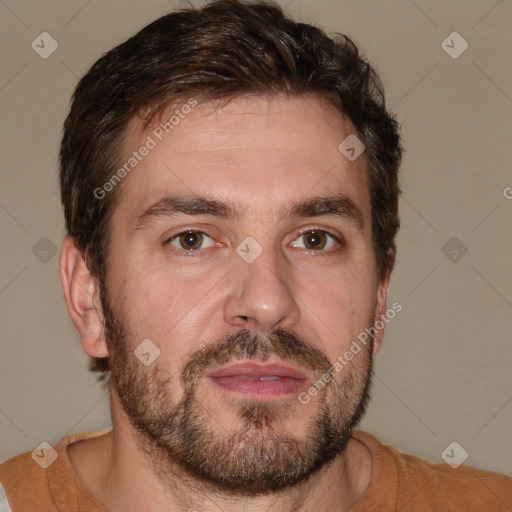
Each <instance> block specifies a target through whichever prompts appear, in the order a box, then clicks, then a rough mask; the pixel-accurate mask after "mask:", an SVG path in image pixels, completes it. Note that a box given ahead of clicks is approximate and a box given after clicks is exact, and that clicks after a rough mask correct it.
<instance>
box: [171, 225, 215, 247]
mask: <svg viewBox="0 0 512 512" xmlns="http://www.w3.org/2000/svg"><path fill="white" fill-rule="evenodd" d="M165 243H166V244H170V245H172V246H173V247H177V248H178V249H182V250H185V251H197V250H198V249H206V248H207V247H212V246H213V245H215V242H214V241H213V239H212V237H210V236H209V235H207V234H206V233H204V232H203V231H191V230H188V231H183V232H181V233H178V234H176V235H174V236H173V237H172V238H169V240H167V241H166V242H165ZM203 244H206V245H203Z"/></svg>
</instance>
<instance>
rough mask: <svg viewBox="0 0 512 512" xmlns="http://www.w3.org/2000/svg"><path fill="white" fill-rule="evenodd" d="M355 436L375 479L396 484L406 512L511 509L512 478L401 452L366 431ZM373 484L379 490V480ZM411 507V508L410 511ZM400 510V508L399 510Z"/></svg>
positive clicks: (400, 502)
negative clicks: (363, 446) (368, 455)
mask: <svg viewBox="0 0 512 512" xmlns="http://www.w3.org/2000/svg"><path fill="white" fill-rule="evenodd" d="M354 437H355V438H356V439H358V440H360V441H362V442H363V443H365V444H366V445H367V446H368V448H369V449H370V451H371V452H372V456H373V459H374V465H377V466H378V467H374V471H373V473H372V477H376V479H379V480H381V481H383V480H384V481H387V483H388V484H390V483H391V482H390V480H393V483H394V484H395V485H396V497H397V503H398V504H402V507H403V508H404V510H409V509H411V510H416V509H419V510H427V509H429V508H428V507H432V508H431V509H432V510H449V511H452V510H464V512H470V511H482V510H493V512H500V511H503V512H505V511H510V510H512V478H510V477H508V476H506V475H502V474H500V473H493V472H491V471H484V470H481V469H476V468H473V467H471V466H463V465H462V466H459V467H456V468H452V467H451V466H450V465H448V464H446V463H434V462H431V461H428V460H425V459H423V458H421V457H417V456H414V455H410V454H406V453H402V452H400V451H399V450H397V449H396V448H394V447H393V446H390V445H387V444H383V443H381V442H380V441H378V440H377V439H376V438H375V437H373V436H371V435H370V434H367V433H364V432H356V433H355V434H354ZM372 485H375V486H377V487H379V486H380V485H381V484H380V483H379V482H378V481H373V480H372ZM407 507H409V508H407ZM400 509H401V507H398V510H400Z"/></svg>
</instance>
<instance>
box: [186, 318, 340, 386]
mask: <svg viewBox="0 0 512 512" xmlns="http://www.w3.org/2000/svg"><path fill="white" fill-rule="evenodd" d="M271 355H276V356H277V357H279V358H280V359H283V360H285V361H289V362H291V363H292V364H295V365H297V366H299V367H301V368H303V369H307V370H312V371H314V372H316V373H317V374H318V375H322V374H324V373H326V372H327V371H328V370H329V369H330V368H331V362H330V361H329V359H328V358H327V356H326V355H325V354H324V353H323V352H322V351H321V350H319V349H318V348H316V347H314V346H312V345H311V344H310V343H308V342H306V341H305V340H303V339H302V338H301V337H300V336H299V335H298V334H296V333H295V332H294V331H292V330H291V329H285V328H282V327H279V328H278V329H276V330H275V331H273V332H272V333H270V334H269V335H268V336H264V335H261V334H258V333H256V332H254V331H251V330H249V329H242V330H240V331H238V332H236V333H234V334H231V335H228V336H226V337H225V338H223V339H221V340H220V341H219V342H216V343H213V344H210V345H203V346H201V347H199V348H198V349H197V350H195V351H194V352H193V353H192V354H191V356H190V358H189V360H188V362H187V363H186V364H185V366H184V367H183V369H182V371H181V376H180V379H181V383H182V385H183V387H184V388H185V390H188V389H192V388H193V387H194V385H195V383H196V382H197V380H198V379H199V378H200V377H201V376H202V375H204V373H205V372H206V371H207V370H209V369H210V368H212V367H214V366H217V365H222V364H226V363H227V362H229V361H231V360H241V359H261V360H263V361H267V360H268V359H269V358H270V356H271Z"/></svg>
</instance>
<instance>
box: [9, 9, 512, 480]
mask: <svg viewBox="0 0 512 512" xmlns="http://www.w3.org/2000/svg"><path fill="white" fill-rule="evenodd" d="M192 3H193V5H195V6H199V5H202V3H204V2H199V1H196V0H193V1H192ZM280 3H281V5H283V6H286V5H289V11H290V12H291V13H292V14H293V15H294V17H296V18H299V19H301V20H302V21H306V22H312V23H315V24H318V25H320V26H323V27H324V28H326V29H327V31H328V32H341V33H345V34H347V35H348V36H350V37H351V38H352V39H353V40H354V41H355V42H356V43H357V44H358V46H359V48H360V49H361V51H362V52H363V53H364V54H365V55H366V56H367V57H368V59H369V60H370V62H371V63H372V64H373V65H374V66H375V67H376V69H377V71H378V72H379V73H380V75H381V78H382V80H383V82H384V85H385V88H386V91H387V105H388V107H389V108H390V109H391V110H392V111H393V112H394V113H396V115H397V119H398V121H399V122H400V123H401V124H402V134H403V142H404V146H405V150H406V152H405V157H404V161H403V165H402V169H401V186H402V189H403V195H402V198H401V202H400V214H401V222H402V227H401V230H400V232H399V236H398V239H397V245H398V258H397V264H396V267H395V270H394V273H393V275H392V279H391V286H390V290H389V297H388V299H389V305H391V304H393V302H395V301H398V302H400V303H401V304H402V305H403V310H402V311H401V312H400V313H399V314H397V315H396V317H395V318H394V319H393V320H392V321H391V322H390V323H389V324H388V325H387V328H386V334H385V338H384V345H383V347H382V350H381V352H380V353H379V354H378V355H377V357H376V364H375V377H374V387H373V393H372V396H373V399H372V402H371V403H370V407H369V410H368V413H367V415H366V417H365V418H364V420H363V422H362V424H361V428H362V429H363V430H366V431H368V432H370V433H372V434H374V435H376V436H377V437H378V438H379V439H381V440H382V441H384V442H388V443H391V444H393V445H395V446H396V447H397V448H399V449H400V450H402V451H406V452H412V453H414V454H417V455H420V456H423V457H425V458H428V459H432V460H435V461H441V460H442V458H441V454H442V452H443V451H444V450H445V448H447V447H448V446H449V445H450V444H451V443H452V442H453V441H456V442H457V443H459V444H460V446H462V447H463V448H464V449H465V450H466V451H467V453H468V458H467V460H466V463H467V464H470V465H473V466H477V467H481V468H484V469H490V470H494V471H499V472H502V473H506V474H509V475H511V474H512V440H511V436H510V433H511V430H512V378H511V368H512V272H511V264H512V222H511V220H512V188H511V187H512V171H511V164H510V162H512V144H511V134H512V70H511V60H510V51H511V49H512V2H510V1H509V0H502V1H496V0H454V1H450V2H445V1H441V0H414V1H413V0H393V1H390V2H381V1H379V0H315V1H314V2H313V1H308V0H293V1H291V0H286V1H285V0H283V1H281V2H280ZM185 5H186V4H185V2H179V1H176V0H175V1H163V0H145V1H142V0H139V1H135V0H130V1H126V0H123V1H121V0H113V1H107V2H103V1H99V0H90V1H87V0H48V1H45V2H39V1H36V0H3V1H2V2H0V41H1V45H2V60H1V75H0V110H1V113H2V118H1V129H2V133H1V141H0V155H1V159H0V167H1V186H0V225H1V230H2V231H1V232H2V248H1V267H0V307H1V326H2V334H1V338H0V340H1V341H0V344H1V345H0V432H1V436H0V460H3V459H6V458H8V457H11V456H13V455H15V454H17V453H20V452H23V451H28V450H32V449H34V448H35V447H36V446H38V445H39V444H40V443H41V442H42V441H47V442H49V443H50V444H54V443H55V442H56V441H57V440H58V439H60V438H61V437H62V436H63V435H65V434H68V433H71V432H82V431H86V430H92V429H99V428H104V427H107V426H109V425H110V413H109V399H108V394H106V393H105V392H104V391H102V389H101V387H100V385H99V384H98V383H96V381H95V376H94V375H91V374H89V373H88V372H87V369H86V363H87V357H86V356H85V354H84V353H83V352H82V350H81V348H80V344H79V338H78V335H77V333H76V332H75V330H74V327H73V325H72V323H71V320H70V319H69V318H68V315H67V312H66V309H65V305H64V300H63V295H62V291H61V285H60V280H59V275H58V270H57V263H58V250H60V245H61V242H62V238H63V236H64V220H63V214H62V211H61V206H60V199H59V192H58V183H57V155H58V149H59V142H60V137H61V130H62V123H63V121H64V118H65V116H66V114H67V111H68V107H69V100H70V97H71V94H72V92H73V89H74V87H75V86H76V84H77V81H78V79H79V77H81V76H82V75H83V74H84V73H85V72H86V71H87V70H88V69H89V67H90V66H91V65H92V64H93V62H95V61H96V60H97V59H98V58H99V57H100V56H101V54H103V53H104V52H105V51H107V50H109V49H111V48H112V47H113V46H115V45H117V44H119V43H121V42H122V41H124V40H125V39H126V38H127V37H129V36H131V35H132V34H134V33H135V32H136V31H138V30H139V29H140V28H142V27H143V26H145V25H146V24H147V23H149V22H150V21H152V20H154V19H156V18H157V17H160V16H161V15H163V14H165V13H166V12H168V11H170V10H172V9H174V8H176V7H179V6H185ZM43 32H47V33H48V34H49V35H50V36H51V38H53V40H55V41H56V43H57V44H58V48H57V49H56V50H55V51H54V52H53V53H52V54H51V55H49V56H46V57H47V58H42V56H40V54H43V55H44V54H45V52H50V51H51V50H52V44H53V45H55V43H53V42H52V41H51V39H50V38H49V36H47V35H43V36H40V34H41V33H43ZM453 32H457V33H458V34H459V35H455V34H453ZM41 38H43V40H44V42H43V43H41ZM33 41H34V45H33V46H32V42H33ZM443 41H444V43H443ZM466 43H467V44H468V47H467V49H465V51H463V50H464V48H465V45H466ZM461 52H462V53H461ZM454 57H457V58H454ZM457 450H459V448H457Z"/></svg>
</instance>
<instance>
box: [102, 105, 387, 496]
mask: <svg viewBox="0 0 512 512" xmlns="http://www.w3.org/2000/svg"><path fill="white" fill-rule="evenodd" d="M140 127H141V124H140V123H139V122H137V121H133V122H132V123H131V124H130V126H129V128H130V129H129V130H128V132H127V135H126V140H125V156H126V160H128V159H129V158H130V156H133V151H138V150H139V148H141V146H143V145H145V144H147V141H148V140H149V139H148V136H149V137H150V138H151V139H152V140H153V142H155V144H154V147H152V148H151V149H150V151H148V152H145V151H143V152H144V153H147V154H146V155H145V156H143V157H141V158H140V160H138V163H137V165H136V167H134V168H133V170H131V172H130V175H129V176H128V177H126V178H125V180H126V181H125V182H124V183H123V184H122V193H121V194H120V196H119V200H118V203H117V206H116V209H115V211H114V213H113V216H112V219H111V224H110V230H111V240H110V242H109V243H110V251H109V257H108V261H107V269H108V277H107V282H106V287H105V290H104V297H103V299H104V301H103V306H104V312H105V317H106V318H105V319H106V325H107V338H108V346H109V353H110V358H111V361H110V365H111V384H112V408H113V421H114V423H115V422H116V421H118V422H120V421H125V422H126V423H127V424H130V425H132V426H133V427H134V428H133V430H134V432H135V433H136V435H137V436H138V438H139V440H140V443H141V445H142V446H143V447H144V450H145V453H146V454H147V455H148V457H149V458H150V460H152V461H153V462H154V463H155V468H156V469H157V470H158V469H160V470H161V471H162V473H163V472H165V469H166V468H168V467H169V465H171V464H179V465H180V466H181V467H182V468H184V469H185V470H186V471H187V472H189V473H190V474H193V475H195V476H199V477H201V478H202V479H203V481H209V482H210V483H211V484H212V485H216V486H218V487H220V488H222V489H224V490H233V491H235V490H236V491H237V492H238V493H240V492H244V493H247V494H256V493H260V494H261V493H265V492H270V491H273V490H276V489H278V488H282V487H285V486H289V485H294V484H297V483H298V482H300V481H302V480H304V479H305V478H306V477H308V476H309V475H311V474H312V473H313V472H315V471H317V470H318V469H319V468H321V467H322V466H323V465H325V464H326V463H327V462H328V461H330V460H332V458H333V457H335V456H336V455H337V454H338V453H340V452H341V451H342V450H343V448H344V446H345V445H346V442H347V440H348V438H349V436H350V431H351V429H352V428H353V427H354V426H355V424H356V423H357V421H358V419H359V418H360V416H361V414H362V412H363V410H364V406H365V403H366V399H367V395H368V388H369V383H370V375H371V360H372V355H371V349H372V347H371V345H372V344H371V343H369V344H368V346H367V347H366V349H365V350H360V351H359V352H358V353H357V354H356V355H354V357H353V359H352V360H351V361H350V363H349V364H347V365H346V366H344V367H343V369H342V370H341V371H334V372H333V371H332V368H333V365H334V363H335V362H336V361H337V360H339V358H340V357H342V356H343V354H344V353H345V352H346V351H347V350H348V349H349V347H350V345H351V343H352V341H353V340H355V339H356V338H357V336H358V334H360V333H361V332H363V331H364V330H365V328H368V327H370V326H373V324H374V321H375V319H376V312H377V311H380V310H381V309H382V307H383V302H385V286H386V284H383V283H378V282H377V279H376V269H375V258H374V252H373V244H372V231H371V210H370V194H369V188H368V183H367V172H366V168H365V165H366V164H365V159H364V154H363V155H362V156H361V157H359V158H358V159H356V160H355V161H349V160H348V159H347V158H345V156H344V155H343V154H342V153H341V152H340V151H339V150H338V146H339V144H340V143H341V141H343V140H344V139H345V138H346V137H347V136H348V135H349V134H351V133H354V130H353V127H352V125H351V124H350V122H349V121H348V120H347V119H344V118H343V116H342V115H341V114H340V113H339V112H338V111H336V110H335V109H334V108H333V107H331V106H328V105H327V104H326V103H325V102H324V101H322V100H321V99H320V98H314V97H309V98H294V99H284V98H272V99H270V98H261V97H259V98H255V97H242V98H238V99H236V100H232V101H231V102H229V103H227V104H226V105H224V106H222V107H220V108H214V106H212V105H211V104H200V105H197V106H195V107H194V108H193V109H191V111H190V112H189V113H188V114H187V115H186V116H183V117H181V118H180V121H179V124H176V125H175V126H174V128H173V129H172V131H170V133H169V134H166V135H165V136H161V135H160V136H161V138H162V140H161V141H160V140H159V137H157V136H156V135H155V133H159V132H158V130H157V131H155V127H150V128H149V129H148V130H147V131H146V132H144V133H141V128H140ZM164 134H165V133H164ZM149 145H150V146H152V145H153V144H149ZM140 153H142V152H140ZM140 153H139V156H141V154H140ZM137 158H138V157H137ZM383 292H384V293H383ZM143 340H150V342H148V341H145V342H144V343H145V344H144V345H141V347H144V350H143V351H142V352H143V353H144V354H146V355H145V356H143V358H142V359H143V360H144V358H145V359H146V361H145V362H146V363H147V362H148V360H152V362H151V364H144V362H142V361H141V360H139V358H137V357H136V356H135V354H136V353H139V349H137V347H139V345H140V344H141V343H142V342H143ZM373 341H374V342H375V346H374V347H373V348H374V352H375V349H376V348H378V342H377V340H373ZM134 351H135V354H134ZM148 354H149V356H148ZM157 354H158V356H157V357H156V358H155V359H154V360H153V358H154V357H155V356H156V355H157ZM328 372H331V373H330V375H331V378H330V379H329V380H328V383H327V384H326V385H325V386H321V389H320V390H319V391H318V392H317V393H315V394H313V393H310V394H308V395H307V396H308V397H309V400H308V401H307V403H306V401H305V400H299V396H304V393H308V390H310V389H311V388H312V385H313V384H314V383H315V382H317V381H318V380H321V379H322V376H325V375H326V374H328ZM301 394H302V395H301Z"/></svg>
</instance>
